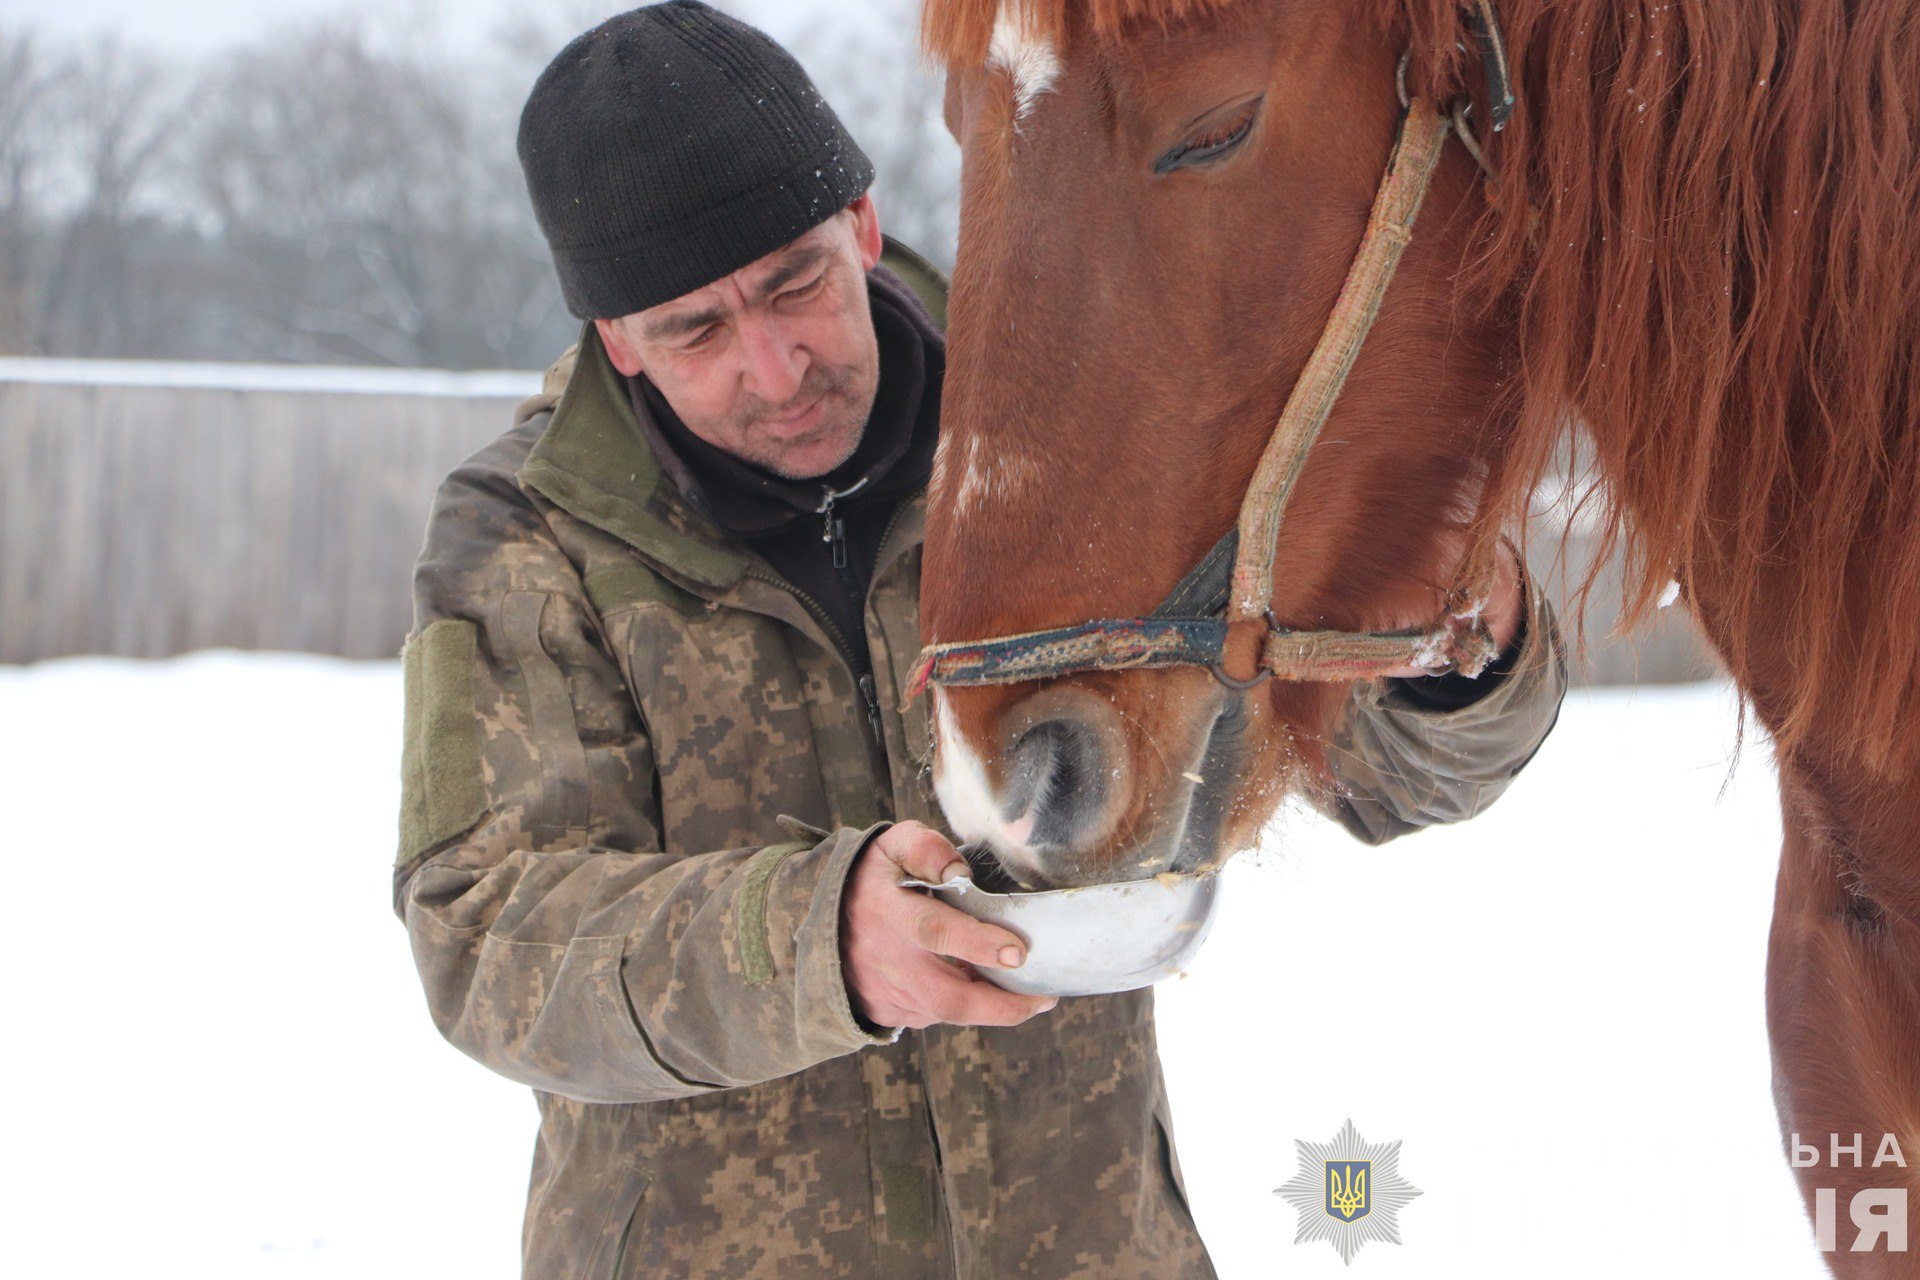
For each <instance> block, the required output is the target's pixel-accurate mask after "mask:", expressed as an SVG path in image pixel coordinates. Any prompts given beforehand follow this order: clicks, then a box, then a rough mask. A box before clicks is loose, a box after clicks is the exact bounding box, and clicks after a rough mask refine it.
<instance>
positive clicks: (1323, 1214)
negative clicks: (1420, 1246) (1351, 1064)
mask: <svg viewBox="0 0 1920 1280" xmlns="http://www.w3.org/2000/svg"><path fill="white" fill-rule="evenodd" d="M1293 1145H1294V1149H1295V1150H1296V1151H1297V1152H1298V1153H1299V1156H1300V1171H1299V1172H1298V1173H1296V1174H1294V1176H1293V1181H1291V1182H1289V1183H1287V1184H1286V1185H1285V1186H1283V1187H1275V1188H1274V1190H1273V1194H1275V1195H1277V1196H1279V1197H1280V1198H1281V1199H1283V1200H1285V1201H1286V1202H1287V1203H1288V1204H1290V1205H1292V1206H1293V1207H1294V1208H1295V1209H1296V1210H1298V1211H1299V1214H1300V1228H1299V1230H1298V1231H1297V1232H1296V1233H1295V1235H1294V1237H1293V1242H1294V1243H1295V1244H1305V1243H1306V1242H1307V1241H1309V1240H1325V1241H1326V1242H1327V1243H1329V1244H1331V1245H1332V1246H1333V1248H1334V1251H1335V1252H1337V1253H1338V1254H1339V1255H1340V1259H1341V1261H1343V1262H1345V1263H1347V1264H1349V1265H1351V1264H1352V1262H1353V1255H1354V1254H1356V1253H1358V1252H1360V1246H1362V1245H1364V1244H1366V1243H1367V1242H1368V1241H1369V1240H1385V1241H1387V1242H1388V1243H1390V1244H1399V1243H1400V1223H1399V1213H1400V1210H1401V1209H1403V1208H1405V1207H1406V1206H1407V1205H1408V1204H1409V1203H1411V1202H1412V1200H1413V1198H1414V1197H1415V1196H1417V1195H1419V1194H1420V1189H1419V1188H1418V1187H1416V1186H1414V1185H1413V1184H1412V1183H1411V1182H1408V1181H1407V1180H1406V1179H1405V1178H1403V1177H1401V1176H1400V1144H1399V1143H1398V1142H1380V1143H1369V1142H1367V1141H1365V1140H1364V1139H1362V1138H1361V1136H1360V1132H1359V1130H1357V1129H1355V1128H1354V1127H1353V1121H1352V1120H1348V1121H1347V1123H1346V1124H1345V1125H1344V1126H1343V1127H1342V1128H1341V1130H1340V1132H1339V1133H1336V1134H1335V1135H1333V1140H1332V1141H1330V1142H1302V1141H1300V1140H1299V1139H1295V1140H1294V1144H1293Z"/></svg>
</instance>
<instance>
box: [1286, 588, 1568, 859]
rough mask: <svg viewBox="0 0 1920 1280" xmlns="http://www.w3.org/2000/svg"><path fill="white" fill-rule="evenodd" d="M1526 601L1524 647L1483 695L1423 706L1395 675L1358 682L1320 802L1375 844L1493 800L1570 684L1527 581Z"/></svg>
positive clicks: (1556, 636) (1549, 616)
mask: <svg viewBox="0 0 1920 1280" xmlns="http://www.w3.org/2000/svg"><path fill="white" fill-rule="evenodd" d="M1527 601H1528V603H1527V616H1526V621H1525V624H1524V625H1525V636H1524V638H1523V640H1522V642H1521V645H1520V651H1519V653H1518V655H1517V656H1516V657H1515V659H1514V661H1513V664H1512V667H1511V668H1510V670H1509V671H1508V672H1507V674H1506V675H1505V676H1504V677H1502V678H1501V679H1500V682H1499V683H1498V684H1497V685H1496V686H1495V687H1494V688H1493V689H1491V690H1490V691H1489V692H1488V693H1487V694H1486V695H1485V696H1484V697H1481V698H1478V699H1476V700H1475V701H1472V702H1470V703H1468V704H1467V705H1465V706H1462V707H1458V708H1453V709H1444V708H1434V707H1431V706H1423V705H1421V703H1420V701H1419V700H1418V699H1416V698H1413V697H1411V696H1410V695H1409V694H1408V693H1407V692H1406V691H1404V690H1403V689H1402V688H1401V687H1400V682H1397V681H1393V680H1378V681H1370V682H1367V683H1363V684H1359V685H1356V686H1355V688H1354V693H1353V697H1352V699H1351V700H1350V701H1349V702H1348V704H1347V706H1346V708H1345V710H1344V711H1343V713H1342V715H1341V717H1340V718H1339V720H1338V721H1337V722H1336V724H1335V727H1334V733H1333V736H1332V742H1331V744H1330V749H1329V751H1328V762H1329V764H1330V765H1331V766H1332V770H1333V774H1334V779H1335V784H1336V785H1335V789H1334V791H1333V792H1332V793H1331V794H1328V795H1324V796H1322V797H1320V799H1319V801H1318V807H1320V808H1321V809H1322V810H1323V811H1324V812H1326V813H1327V814H1329V815H1330V816H1331V817H1333V818H1334V820H1335V821H1337V822H1339V823H1340V825H1341V826H1343V827H1345V828H1346V829H1347V830H1348V831H1349V832H1351V833H1352V834H1353V835H1354V836H1355V837H1356V838H1357V839H1360V840H1363V841H1365V842H1366V843H1368V844H1376V845H1377V844H1385V843H1386V842H1387V841H1389V840H1392V839H1394V838H1395V837H1396V836H1403V835H1406V834H1407V833H1408V832H1410V831H1418V830H1419V829H1420V828H1422V827H1428V826H1433V825H1435V824H1438V823H1446V822H1460V821H1464V820H1465V819H1467V818H1471V817H1473V816H1474V815H1475V814H1477V813H1479V812H1480V811H1481V810H1483V809H1485V808H1486V807H1487V806H1488V805H1490V804H1492V803H1493V802H1494V801H1495V800H1497V799H1498V798H1499V797H1500V794H1501V793H1502V792H1503V791H1505V790H1506V789H1507V786H1508V784H1509V783H1511V782H1512V781H1513V779H1514V778H1515V777H1516V776H1517V775H1518V774H1519V772H1520V770H1521V769H1522V768H1524V767H1525V766H1526V764H1527V762H1528V761H1529V760H1531V759H1533V755H1534V753H1535V752H1536V751H1538V750H1539V749H1540V744H1541V743H1542V742H1544V741H1546V737H1547V734H1548V733H1549V732H1550V731H1551V730H1552V729H1553V726H1554V722H1555V720H1556V719H1558V717H1559V715H1560V702H1561V699H1562V698H1563V697H1564V696H1565V694H1566V691H1567V664H1566V656H1565V653H1564V651H1563V649H1562V643H1561V638H1560V633H1559V629H1558V628H1557V627H1556V626H1555V624H1554V617H1553V606H1552V605H1550V604H1548V603H1547V600H1546V597H1545V596H1544V595H1542V594H1541V593H1540V591H1539V590H1538V589H1537V588H1535V587H1534V586H1533V585H1532V584H1531V583H1529V585H1528V588H1527ZM1484 678H1485V677H1484V676H1483V677H1482V679H1484Z"/></svg>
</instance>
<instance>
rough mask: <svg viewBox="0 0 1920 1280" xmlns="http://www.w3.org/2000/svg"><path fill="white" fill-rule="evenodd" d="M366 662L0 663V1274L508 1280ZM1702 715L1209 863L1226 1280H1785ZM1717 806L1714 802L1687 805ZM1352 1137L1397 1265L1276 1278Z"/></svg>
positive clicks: (1194, 1010) (1735, 779) (227, 658)
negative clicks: (441, 1018) (1396, 1152)
mask: <svg viewBox="0 0 1920 1280" xmlns="http://www.w3.org/2000/svg"><path fill="white" fill-rule="evenodd" d="M399 721H400V685H399V672H398V667H397V664H392V663H378V664H356V663H345V662H336V661H332V660H328V659H320V658H306V657H295V656H285V655H241V654H232V653H211V654H201V655H195V656H193V657H189V658H186V659H181V660H177V661H172V662H163V663H135V662H123V661H112V660H96V659H78V660H67V661H61V662H56V663H49V664H43V665H40V666H35V667H27V668H18V667H11V668H9V667H0V724H4V725H5V726H6V730H7V732H6V734H5V736H4V740H0V779H4V786H5V788H6V792H5V794H6V798H7V805H6V808H7V814H8V817H7V836H8V838H7V844H6V852H7V854H8V857H9V866H10V871H9V875H8V885H9V889H10V896H11V899H12V902H13V906H12V907H11V909H9V911H8V912H7V917H6V918H7V924H6V927H5V929H4V931H3V932H0V938H3V939H4V941H0V947H4V948H5V956H4V964H5V970H6V972H9V973H12V974H13V975H14V980H15V981H14V1000H15V1006H14V1007H15V1013H14V1015H13V1019H14V1021H13V1025H14V1027H15V1030H14V1033H13V1037H12V1040H11V1042H12V1043H13V1044H14V1046H15V1047H14V1050H13V1052H12V1053H10V1054H8V1055H7V1056H8V1066H7V1068H6V1073H5V1084H6V1086H7V1087H6V1089H5V1102H4V1104H0V1105H4V1107H5V1109H6V1110H5V1116H4V1128H3V1129H0V1132H4V1134H5V1144H6V1152H7V1159H6V1166H7V1173H6V1177H7V1181H8V1183H9V1187H8V1189H7V1191H6V1194H5V1196H4V1198H3V1201H0V1202H4V1204H5V1206H6V1210H5V1214H6V1217H5V1226H6V1234H7V1237H8V1241H7V1256H9V1257H11V1258H13V1259H14V1261H13V1263H12V1264H10V1266H9V1270H10V1271H11V1272H12V1274H16V1275H21V1276H35V1277H40V1276H47V1277H56V1276H121V1275H143V1274H151V1273H154V1272H160V1271H165V1272H174V1271H178V1272H180V1273H182V1274H191V1275H194V1276H196V1277H206V1278H208V1280H213V1278H215V1277H243V1276H244V1277H255V1276H258V1277H282V1276H285V1277H315V1276H327V1277H342V1278H345V1277H353V1278H354V1280H378V1278H384V1277H394V1278H398V1277H422V1276H454V1275H457V1276H460V1277H462V1278H463V1280H490V1278H498V1280H508V1278H510V1277H512V1276H514V1275H515V1274H516V1273H517V1259H518V1252H517V1251H518V1239H519V1230H520V1211H521V1206H522V1203H523V1199H524V1194H525V1185H526V1162H527V1158H528V1153H529V1152H530V1150H531V1144H532V1138H533V1130H534V1123H535V1114H534V1107H533V1102H532V1098H531V1096H530V1095H529V1094H528V1093H527V1092H526V1091H524V1090H522V1089H521V1088H520V1087H518V1086H516V1085H513V1084H511V1083H509V1082H507V1081H505V1080H502V1079H500V1078H498V1077H495V1076H493V1075H492V1074H490V1073H489V1072H487V1071H486V1070H485V1069H484V1068H482V1067H480V1066H478V1065H476V1064H474V1063H473V1062H471V1061H469V1060H468V1059H466V1058H465V1057H463V1056H462V1055H460V1054H459V1053H458V1052H456V1051H455V1050H453V1049H452V1048H450V1047H448V1046H447V1045H446V1044H445V1043H444V1042H442V1041H441V1040H440V1039H439V1038H438V1036H437V1035H436V1033H435V1032H434V1030H433V1028H432V1025H431V1024H430V1022H429V1021H428V1019H427V1016H426V1010H425V1006H424V1003H423V1001H422V999H421V997H420V994H419V990H418V987H417V985H416V980H415V978H414V974H413V970H412V965H411V961H410V959H409V957H408V954H407V949H406V945H405V937H404V933H403V931H402V929H401V927H400V925H399V923H398V921H396V920H395V919H394V917H393V915H392V914H391V910H390V907H389V903H388V891H389V876H388V866H389V863H390V860H391V849H392V844H393V827H394V813H395V806H396V794H397V783H396V772H397V752H398V744H399V739H400V722H399ZM1732 735H1733V714H1732V704H1731V699H1730V697H1729V696H1728V694H1727V692H1726V691H1725V689H1723V688H1721V687H1719V686H1693V687H1685V688H1681V689H1678V690H1672V691H1659V692H1654V691H1647V690H1643V691H1640V692H1637V693H1625V692H1618V693H1603V694H1586V695H1576V696H1575V697H1573V698H1572V699H1570V701H1569V703H1568V705H1567V708H1566V711H1565V714H1564V715H1563V716H1562V718H1561V723H1560V727H1559V729H1558V731H1557V732H1556V733H1555V735H1554V737H1553V739H1552V740H1551V741H1550V742H1549V743H1548V744H1547V746H1546V748H1545V749H1544V750H1543V751H1542V752H1541V753H1540V755H1539V757H1538V758H1537V759H1536V760H1535V762H1534V764H1533V766H1532V767H1531V769H1530V770H1529V772H1528V773H1527V774H1526V775H1525V776H1524V777H1523V778H1522V779H1521V781H1520V782H1519V783H1518V784H1517V785H1516V786H1515V788H1514V790H1513V791H1512V792H1511V793H1509V795H1508V796H1507V797H1506V799H1505V800H1504V801H1502V802H1501V804H1500V805H1499V806H1497V807H1496V808H1495V810H1494V811H1493V812H1492V813H1490V814H1489V815H1488V816H1487V817H1485V818H1483V819H1481V820H1479V821H1477V822H1475V823H1473V824H1472V825H1471V826H1470V827H1468V828H1464V829H1460V830H1456V831H1436V832H1429V833H1426V834H1424V835H1421V836H1418V837H1415V838H1413V839H1409V840H1405V841H1402V842H1400V843H1399V844H1398V845H1396V846H1392V847H1389V848H1387V849H1383V850H1370V849H1366V848H1364V847H1362V846H1360V845H1357V844H1355V843H1353V842H1351V841H1349V840H1347V839H1346V838H1345V837H1344V836H1343V835H1342V834H1340V833H1339V832H1338V831H1337V830H1335V829H1333V828H1331V827H1329V826H1327V825H1325V824H1321V823H1317V822H1313V821H1309V820H1305V819H1296V820H1292V821H1289V822H1288V823H1287V824H1285V825H1284V826H1283V827H1282V828H1281V829H1280V830H1279V831H1277V832H1276V839H1275V841H1274V844H1275V848H1274V849H1273V850H1271V851H1268V852H1265V853H1263V854H1261V855H1259V856H1258V857H1257V858H1254V859H1250V860H1243V861H1245V865H1236V866H1235V867H1234V868H1233V869H1232V870H1231V871H1230V872H1229V875H1230V876H1231V880H1230V882H1229V886H1228V893H1227V900H1226V906H1225V908H1224V909H1223V911H1222V915H1221V918H1220V920H1219V923H1218V925H1217V926H1216V928H1215V931H1214V934H1213V937H1212V939H1211V940H1210V941H1209V943H1208V944H1207V948H1206V950H1205V951H1204V952H1203V954H1202V955H1201V957H1200V959H1199V961H1198V962H1197V963H1196V964H1195V965H1194V967H1193V969H1192V970H1191V971H1190V972H1189V973H1188V974H1187V975H1186V976H1185V977H1184V978H1182V979H1179V980H1176V981H1174V982H1170V983H1168V984H1166V985H1165V986H1163V987H1162V989H1161V1001H1160V1029H1161V1042H1162V1047H1163V1051H1164V1054H1165V1057H1166V1059H1167V1066H1168V1072H1169V1075H1170V1078H1171V1081H1172V1087H1173V1107H1174V1116H1175V1123H1176V1126H1177V1130H1178V1134H1179V1139H1180V1149H1181V1155H1182V1162H1183V1165H1184V1168H1185V1172H1186V1177H1187V1181H1188V1185H1189V1188H1190V1190H1191V1193H1192V1197H1193V1200H1194V1204H1195V1210H1196V1214H1197V1216H1198V1218H1199V1221H1200V1226H1201V1229H1202V1231H1203V1232H1204V1234H1205V1236H1206V1238H1207V1240H1208V1242H1209V1245H1210V1246H1211V1248H1212V1249H1213V1251H1214V1254H1215V1257H1216V1260H1217V1263H1218V1265H1219V1268H1220V1273H1221V1275H1222V1276H1224V1277H1227V1278H1228V1280H1260V1278H1266V1277H1316V1276H1348V1275H1362V1276H1365V1275H1371V1276H1378V1277H1421V1278H1423V1280H1425V1278H1429V1277H1453V1276H1460V1277H1466V1276H1472V1277H1529V1278H1531V1277H1544V1276H1552V1277H1585V1276H1594V1277H1602V1276H1605V1277H1617V1276H1621V1275H1627V1274H1631V1275H1636V1276H1647V1277H1655V1278H1658V1277H1667V1276H1675V1277H1678V1276H1686V1275H1700V1274H1713V1275H1739V1276H1743V1277H1817V1276H1820V1275H1823V1274H1825V1273H1824V1270H1823V1269H1822V1268H1821V1267H1820V1266H1819V1264H1818V1260H1817V1257H1816V1255H1815V1254H1813V1252H1812V1251H1811V1247H1810V1244H1809V1243H1808V1240H1809V1233H1808V1231H1807V1228H1806V1227H1805V1225H1804V1222H1803V1218H1802V1214H1801V1210H1800V1207H1799V1200H1798V1196H1797V1194H1796V1192H1795V1190H1794V1186H1793V1182H1792V1179H1791V1176H1790V1174H1789V1173H1788V1171H1787V1169H1786V1168H1785V1167H1784V1162H1783V1161H1782V1159H1781V1157H1780V1154H1779V1146H1778V1139H1777V1137H1776V1135H1775V1133H1774V1118H1773V1111H1772V1105H1771V1102H1770V1099H1769V1095H1768V1066H1767V1046H1766V1038H1765V1033H1764V1028H1763V1023H1762V1004H1761V990H1762V964H1763V957H1764V952H1765V941H1766V927H1767V915H1768V909H1769V900H1770V896H1771V891H1772V876H1773V865H1774V860H1775V855H1776V850H1777V842H1778V826H1779V819H1778V815H1777V812H1776V808H1775V798H1774V785H1773V777H1772V772H1771V769H1770V767H1769V764H1768V761H1767V757H1766V751H1765V747H1764V744H1761V743H1757V742H1750V743H1749V746H1748V750H1747V753H1746V755H1745V758H1744V759H1743V761H1742V763H1741V765H1740V767H1739V769H1738V770H1737V771H1736V772H1734V773H1733V774H1732V778H1731V782H1730V783H1729V781H1728V779H1729V773H1728V755H1729V751H1730V747H1731V743H1732ZM1723 787H1724V794H1723ZM1348 1117H1351V1118H1352V1119H1353V1121H1354V1123H1355V1125H1356V1126H1357V1127H1358V1129H1359V1131H1360V1133H1361V1134H1362V1136H1363V1137H1365V1138H1366V1139H1367V1140H1368V1141H1369V1142H1380V1141H1383V1140H1393V1139H1399V1140H1402V1141H1403V1142H1404V1144H1405V1145H1404V1147H1403V1149H1402V1152H1401V1172H1402V1174H1403V1175H1404V1176H1405V1177H1407V1178H1408V1179H1409V1180H1410V1181H1411V1182H1412V1183H1413V1184H1414V1185H1415V1186H1417V1187H1419V1188H1420V1189H1421V1190H1422V1191H1423V1192H1424V1194H1423V1195H1422V1196H1421V1197H1420V1198H1418V1199H1417V1200H1415V1201H1414V1202H1413V1203H1412V1204H1411V1205H1410V1206H1408V1207H1407V1208H1406V1209H1405V1210H1404V1211H1403V1212H1402V1214H1401V1235H1402V1239H1403V1240H1404V1242H1405V1243H1404V1244H1403V1245H1400V1246H1394V1245H1390V1244H1370V1245H1368V1246H1366V1247H1365V1248H1364V1249H1363V1250H1362V1251H1361V1253H1360V1254H1359V1256H1358V1257H1357V1258H1356V1259H1355V1260H1354V1263H1353V1266H1352V1268H1351V1269H1349V1268H1346V1267H1343V1266H1342V1265H1341V1263H1340V1261H1339V1258H1338V1256H1337V1255H1336V1254H1335V1253H1334V1251H1333V1250H1332V1249H1330V1248H1329V1247H1328V1246H1327V1245H1326V1244H1324V1243H1313V1244H1308V1245H1301V1246H1298V1247H1296V1246H1295V1245H1294V1244H1293V1243H1292V1240H1293V1232H1294V1213H1293V1210H1292V1209H1291V1208H1290V1207H1289V1206H1288V1205H1287V1204H1286V1203H1285V1202H1284V1201H1282V1200H1280V1199H1279V1198H1278V1197H1276V1196H1274V1195H1272V1194H1271V1191H1272V1189H1273V1188H1275V1187H1278V1186H1279V1185H1280V1184H1282V1183H1284V1182H1286V1181H1287V1180H1288V1179H1289V1178H1291V1177H1292V1176H1293V1173H1294V1169H1295V1165H1296V1161H1295V1156H1294V1153H1293V1141H1294V1139H1296V1138H1300V1139H1309V1140H1314V1141H1326V1140H1327V1139H1329V1138H1331V1137H1332V1136H1333V1134H1334V1132H1335V1130H1337V1129H1338V1128H1339V1127H1340V1125H1341V1123H1342V1122H1343V1121H1344V1120H1346V1119H1347V1118H1348Z"/></svg>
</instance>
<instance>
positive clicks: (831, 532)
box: [814, 476, 873, 569]
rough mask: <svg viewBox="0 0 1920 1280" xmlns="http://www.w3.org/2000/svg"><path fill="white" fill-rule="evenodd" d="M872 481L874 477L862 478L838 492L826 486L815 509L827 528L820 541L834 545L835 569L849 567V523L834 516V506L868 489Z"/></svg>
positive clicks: (823, 530) (822, 532)
mask: <svg viewBox="0 0 1920 1280" xmlns="http://www.w3.org/2000/svg"><path fill="white" fill-rule="evenodd" d="M871 479H873V477H872V476H861V477H860V479H859V480H858V481H857V482H856V483H854V484H850V485H848V486H847V487H846V488H844V489H840V490H838V491H836V490H835V489H834V488H833V487H832V486H831V485H829V486H826V493H825V494H824V495H823V496H822V497H821V499H820V505H819V506H818V507H815V508H814V514H816V515H818V516H820V517H821V518H822V520H824V521H825V527H824V528H823V529H822V530H821V532H820V541H822V542H827V543H831V544H833V567H834V568H836V569H844V568H846V567H847V522H846V521H845V520H842V519H841V518H840V517H839V516H836V515H835V514H833V504H834V503H836V502H838V501H840V499H842V498H848V497H852V496H853V495H854V494H856V493H858V492H860V491H861V490H862V489H864V488H866V487H867V481H869V480H871Z"/></svg>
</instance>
